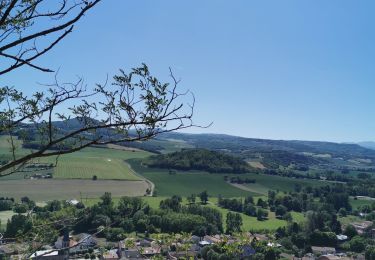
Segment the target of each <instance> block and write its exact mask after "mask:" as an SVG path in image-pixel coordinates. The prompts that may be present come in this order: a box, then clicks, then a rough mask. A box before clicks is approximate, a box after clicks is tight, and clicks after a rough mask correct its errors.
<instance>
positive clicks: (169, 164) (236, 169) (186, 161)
mask: <svg viewBox="0 0 375 260" xmlns="http://www.w3.org/2000/svg"><path fill="white" fill-rule="evenodd" d="M146 164H147V165H148V166H149V167H157V168H164V169H175V170H198V171H207V172H210V173H247V172H250V171H251V170H252V168H251V167H250V166H249V165H248V164H247V163H246V162H244V161H243V160H242V159H241V158H238V157H234V156H231V155H227V154H223V153H219V152H215V151H208V150H205V149H185V150H182V151H181V152H174V153H170V154H161V155H156V156H152V157H150V159H148V160H147V161H146Z"/></svg>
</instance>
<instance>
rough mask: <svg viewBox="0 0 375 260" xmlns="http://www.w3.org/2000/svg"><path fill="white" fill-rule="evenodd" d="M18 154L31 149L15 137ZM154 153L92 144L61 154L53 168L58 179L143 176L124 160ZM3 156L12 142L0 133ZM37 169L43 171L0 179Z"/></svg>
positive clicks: (124, 178)
mask: <svg viewBox="0 0 375 260" xmlns="http://www.w3.org/2000/svg"><path fill="white" fill-rule="evenodd" d="M14 138H15V139H14V140H15V143H16V144H17V145H16V146H17V147H19V149H17V154H18V155H22V154H27V153H29V151H28V150H26V149H23V148H22V143H21V141H19V140H18V139H16V137H14ZM149 155H151V153H149V152H145V151H140V150H134V151H132V150H128V151H126V150H120V149H109V148H96V147H89V148H85V149H83V150H81V151H79V152H75V153H72V154H66V155H62V156H60V157H59V158H58V163H57V166H56V167H55V168H53V169H52V173H53V178H56V179H92V177H93V176H94V175H96V176H97V178H98V179H106V180H108V179H110V180H140V178H139V177H138V176H137V175H135V174H134V172H133V171H132V169H131V168H130V167H129V165H128V164H127V163H125V162H124V161H125V160H127V159H130V158H145V157H147V156H149ZM0 157H2V158H8V157H10V144H9V137H8V136H0ZM33 162H38V163H39V162H40V163H53V164H55V162H56V157H49V158H43V159H35V160H33ZM34 173H41V172H36V171H33V172H31V173H30V172H29V173H25V172H16V173H14V174H12V175H9V176H6V177H2V178H1V179H0V180H1V181H2V180H21V179H24V178H25V177H28V176H30V175H32V174H34Z"/></svg>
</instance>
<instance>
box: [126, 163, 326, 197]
mask: <svg viewBox="0 0 375 260" xmlns="http://www.w3.org/2000/svg"><path fill="white" fill-rule="evenodd" d="M129 163H130V164H131V165H132V167H133V169H135V170H136V171H137V172H138V173H140V174H142V175H143V176H144V177H145V178H147V179H149V180H151V181H152V182H153V183H154V184H155V185H156V191H157V195H158V196H171V195H181V196H188V195H190V194H192V193H195V194H197V193H199V192H202V191H203V190H207V191H208V193H209V194H210V195H211V196H218V195H219V194H221V195H222V196H224V197H242V196H246V195H258V196H259V195H266V194H267V192H268V190H270V189H271V190H280V191H285V192H289V191H293V190H294V188H295V185H296V184H299V185H301V186H302V187H303V186H308V185H310V186H320V185H323V183H322V182H320V181H317V180H303V179H293V178H287V177H280V176H273V175H264V174H255V173H248V174H239V175H238V174H227V175H228V176H230V177H232V176H233V177H236V176H240V177H241V178H250V179H255V180H256V183H251V184H244V185H240V186H239V187H235V186H236V185H231V184H229V183H227V182H226V181H225V180H224V176H225V175H226V174H210V173H207V172H203V171H176V172H175V174H169V172H168V170H165V169H164V170H163V169H155V168H146V167H144V166H142V165H141V164H140V162H139V160H130V161H129ZM237 186H238V185H237ZM241 186H243V187H241ZM241 188H242V189H241Z"/></svg>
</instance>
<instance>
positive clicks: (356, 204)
mask: <svg viewBox="0 0 375 260" xmlns="http://www.w3.org/2000/svg"><path fill="white" fill-rule="evenodd" d="M349 202H350V205H352V208H353V209H358V208H359V207H361V206H364V205H370V206H371V205H372V204H373V203H375V200H370V199H360V198H358V199H354V198H350V199H349Z"/></svg>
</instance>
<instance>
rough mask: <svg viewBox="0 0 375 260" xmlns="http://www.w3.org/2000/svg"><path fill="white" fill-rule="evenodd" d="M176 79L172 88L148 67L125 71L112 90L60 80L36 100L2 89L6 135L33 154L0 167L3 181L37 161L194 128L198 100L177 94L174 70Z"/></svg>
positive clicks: (0, 99) (1, 116)
mask: <svg viewBox="0 0 375 260" xmlns="http://www.w3.org/2000/svg"><path fill="white" fill-rule="evenodd" d="M170 77H171V79H172V80H171V81H172V83H171V84H170V83H163V82H160V81H159V80H158V79H157V78H156V77H154V76H153V75H152V74H151V73H150V71H149V68H148V67H147V65H145V64H142V66H140V67H138V68H134V69H132V70H131V71H130V72H129V73H126V72H125V71H123V70H121V71H120V73H119V74H118V75H116V76H114V77H113V82H112V83H111V84H108V83H106V84H104V85H96V87H94V88H91V89H89V88H88V87H87V86H86V85H85V83H84V81H83V80H82V79H78V80H77V81H76V82H75V83H62V84H61V83H59V82H58V80H57V78H55V82H54V83H53V84H51V85H49V89H48V91H46V92H45V93H43V92H36V93H35V94H33V95H32V96H31V97H27V96H26V95H25V94H23V93H22V92H21V91H19V90H17V89H15V88H10V87H2V88H0V103H1V104H2V106H1V111H0V123H1V125H0V134H7V135H9V137H10V138H14V136H17V137H18V138H19V139H22V140H23V141H24V145H25V146H26V147H28V148H31V149H32V150H31V152H30V153H29V154H27V155H23V156H20V157H19V156H17V154H16V153H13V158H12V159H11V160H9V161H8V162H7V163H5V164H3V165H1V166H0V172H2V173H3V174H2V176H3V175H7V174H11V173H12V172H13V171H14V170H15V168H17V167H22V166H23V165H24V164H25V163H26V162H28V161H29V160H31V159H33V158H41V157H46V156H53V155H61V154H66V153H72V152H75V151H78V150H81V149H83V148H85V147H87V146H90V145H101V144H109V143H122V142H132V141H142V140H146V139H149V138H151V137H154V136H155V135H157V134H160V133H163V132H169V131H174V130H178V129H183V128H188V127H191V126H193V122H192V117H193V112H194V96H193V95H192V94H191V93H190V92H189V91H187V92H183V93H180V92H178V91H177V88H178V84H179V80H176V78H175V77H174V75H173V73H172V71H171V70H170ZM189 100H190V102H189ZM3 104H6V105H5V106H3ZM54 120H58V121H54ZM12 147H13V146H12Z"/></svg>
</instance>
